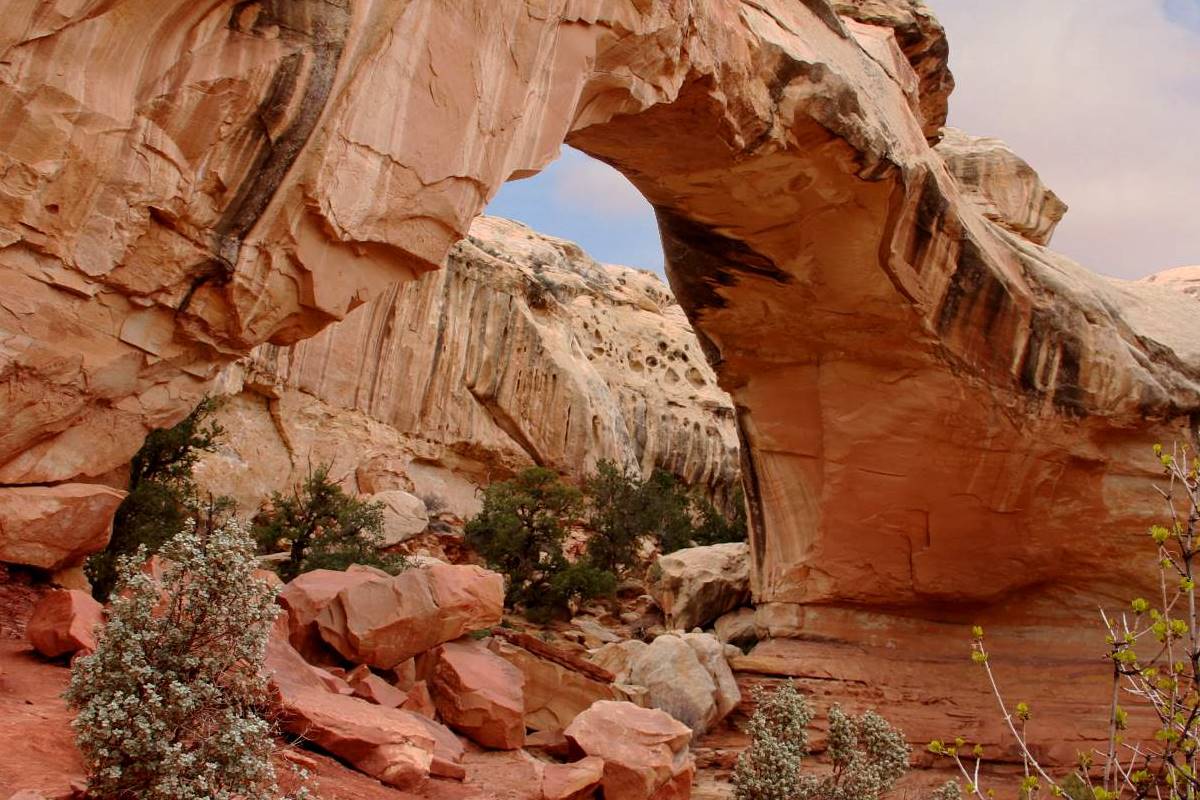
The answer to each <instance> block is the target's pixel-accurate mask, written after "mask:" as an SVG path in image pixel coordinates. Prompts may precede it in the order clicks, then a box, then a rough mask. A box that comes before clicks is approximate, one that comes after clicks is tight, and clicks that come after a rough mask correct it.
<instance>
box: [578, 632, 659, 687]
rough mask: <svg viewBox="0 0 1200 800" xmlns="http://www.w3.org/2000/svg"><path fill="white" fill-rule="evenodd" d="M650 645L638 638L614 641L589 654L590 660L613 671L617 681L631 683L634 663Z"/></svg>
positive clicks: (614, 678)
mask: <svg viewBox="0 0 1200 800" xmlns="http://www.w3.org/2000/svg"><path fill="white" fill-rule="evenodd" d="M649 646H650V645H648V644H646V643H645V642H643V641H641V640H638V639H628V640H626V641H623V642H613V643H611V644H606V645H604V646H603V647H599V648H597V649H595V650H593V651H592V652H591V653H589V654H588V660H590V661H591V662H592V663H594V664H597V665H598V666H600V667H603V668H604V669H606V670H607V671H608V672H610V673H612V675H613V680H614V681H616V682H617V683H629V675H630V672H632V670H633V663H634V662H635V661H636V660H637V658H638V656H640V655H641V654H642V653H643V652H644V651H645V650H646V648H648V647H649Z"/></svg>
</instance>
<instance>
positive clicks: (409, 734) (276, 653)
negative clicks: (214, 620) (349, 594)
mask: <svg viewBox="0 0 1200 800" xmlns="http://www.w3.org/2000/svg"><path fill="white" fill-rule="evenodd" d="M264 669H265V671H266V672H267V676H268V679H269V681H270V686H271V690H272V695H273V697H274V699H275V704H276V706H277V707H278V712H279V717H280V720H281V725H282V727H283V729H284V730H285V731H287V732H289V733H292V734H295V735H297V736H303V737H304V738H305V739H307V740H308V741H311V742H313V743H314V744H316V745H317V746H319V747H321V748H322V749H323V750H325V751H327V752H329V753H331V754H333V755H335V756H337V757H338V758H340V759H342V760H344V761H346V762H348V763H350V764H351V765H353V766H354V767H355V768H356V769H358V770H360V771H362V772H365V773H366V774H368V775H370V776H372V777H374V778H377V779H378V780H380V781H382V782H384V783H386V784H389V785H391V786H397V787H402V788H403V787H407V786H412V785H414V784H416V783H419V782H420V781H421V780H422V779H424V778H425V777H426V776H428V775H429V774H431V771H432V773H433V774H439V775H444V776H446V777H456V776H457V777H461V774H460V773H461V769H460V768H459V767H458V766H457V765H458V763H459V762H461V761H462V757H463V747H462V743H461V742H459V741H458V738H457V737H456V736H454V734H453V733H451V732H450V731H449V730H448V729H447V728H446V727H445V726H443V725H439V724H438V723H436V722H434V721H433V720H431V719H427V718H425V717H422V716H420V715H418V714H413V713H411V712H408V711H404V710H401V709H398V708H387V707H384V706H380V705H375V704H373V703H369V702H367V701H366V700H362V699H360V698H357V697H351V696H348V695H345V694H338V693H335V692H333V691H330V689H329V687H328V686H327V684H326V683H325V681H324V680H322V678H321V676H320V675H319V674H318V671H317V670H316V668H314V667H311V666H310V665H309V664H308V663H307V662H305V661H304V658H303V657H302V656H301V655H300V653H299V652H298V651H297V650H296V649H295V648H294V647H292V646H291V644H290V643H289V642H288V640H287V629H286V626H285V625H284V624H282V623H276V625H275V627H274V628H273V629H272V635H271V637H270V639H269V640H268V643H267V656H266V661H265V665H264Z"/></svg>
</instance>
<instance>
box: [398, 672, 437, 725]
mask: <svg viewBox="0 0 1200 800" xmlns="http://www.w3.org/2000/svg"><path fill="white" fill-rule="evenodd" d="M400 707H401V708H403V709H404V710H405V711H411V712H413V713H414V714H420V715H421V716H422V717H427V718H429V719H433V718H434V717H435V716H437V707H436V706H435V705H434V704H433V696H432V695H431V694H429V684H428V683H426V682H425V681H417V682H416V683H414V684H413V686H412V688H411V689H409V690H408V693H407V694H406V695H405V696H404V702H403V703H401V704H400Z"/></svg>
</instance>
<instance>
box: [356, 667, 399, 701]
mask: <svg viewBox="0 0 1200 800" xmlns="http://www.w3.org/2000/svg"><path fill="white" fill-rule="evenodd" d="M350 687H351V688H352V689H353V690H354V696H355V697H361V698H362V699H364V700H366V701H367V702H370V703H374V704H375V705H377V706H387V707H388V708H400V707H401V706H402V705H403V704H404V702H405V701H406V700H407V699H408V694H407V693H406V692H402V691H400V690H399V689H397V688H396V687H395V686H392V685H391V684H390V683H388V682H387V681H385V680H384V679H383V678H381V677H379V676H378V675H376V674H375V673H373V672H368V673H367V674H366V675H362V676H359V677H357V678H356V679H355V680H352V681H350Z"/></svg>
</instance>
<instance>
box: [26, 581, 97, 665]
mask: <svg viewBox="0 0 1200 800" xmlns="http://www.w3.org/2000/svg"><path fill="white" fill-rule="evenodd" d="M103 624H104V606H102V605H100V604H99V603H98V602H96V601H95V600H94V599H92V596H91V595H90V594H87V593H86V592H81V591H79V590H77V589H52V590H50V591H49V592H46V594H44V595H43V596H42V599H41V600H39V601H38V604H37V605H36V606H34V608H33V615H32V616H31V617H30V618H29V623H28V625H27V626H26V628H25V635H26V636H28V637H29V643H30V644H32V645H33V648H34V649H35V650H37V651H38V652H39V653H41V654H42V655H44V656H46V657H47V658H58V657H59V656H66V655H74V654H75V653H79V652H85V653H90V652H92V651H94V650H95V649H96V629H97V628H99V627H100V626H102V625H103Z"/></svg>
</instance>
